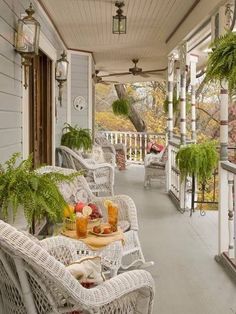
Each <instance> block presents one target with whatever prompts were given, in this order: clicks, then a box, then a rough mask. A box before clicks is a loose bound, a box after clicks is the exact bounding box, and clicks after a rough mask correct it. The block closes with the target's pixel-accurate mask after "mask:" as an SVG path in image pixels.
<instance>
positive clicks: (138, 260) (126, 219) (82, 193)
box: [38, 166, 153, 270]
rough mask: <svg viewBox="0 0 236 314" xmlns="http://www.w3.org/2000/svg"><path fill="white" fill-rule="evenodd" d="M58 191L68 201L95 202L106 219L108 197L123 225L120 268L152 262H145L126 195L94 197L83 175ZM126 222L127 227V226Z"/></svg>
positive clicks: (133, 209)
mask: <svg viewBox="0 0 236 314" xmlns="http://www.w3.org/2000/svg"><path fill="white" fill-rule="evenodd" d="M38 171H41V172H51V171H58V172H62V173H64V174H70V173H72V172H73V170H71V169H64V168H60V167H53V166H46V167H42V168H40V169H39V170H38ZM60 191H61V193H62V195H63V196H64V198H65V200H66V201H67V202H68V203H70V202H72V203H75V202H77V201H83V202H85V203H89V202H92V203H95V204H97V205H98V207H99V208H100V209H101V210H102V214H103V217H104V218H105V219H106V216H107V210H106V208H105V207H104V200H106V199H110V200H113V201H114V202H115V203H117V204H118V205H119V221H120V222H121V227H122V226H125V229H126V230H125V231H126V232H125V233H124V235H125V245H124V247H123V257H122V260H121V267H120V269H121V270H122V269H123V270H126V269H129V268H137V267H146V266H150V265H153V262H146V261H145V258H144V255H143V253H142V248H141V245H140V242H139V237H138V218H137V210H136V206H135V204H134V201H133V200H132V199H131V198H130V197H129V196H127V195H115V196H112V197H111V196H109V197H107V196H106V197H96V196H95V195H94V194H93V193H92V192H91V190H90V189H89V186H88V184H87V182H86V180H85V179H84V177H83V176H78V178H77V179H76V180H74V182H72V183H67V182H65V183H62V184H61V185H60ZM127 223H128V228H127Z"/></svg>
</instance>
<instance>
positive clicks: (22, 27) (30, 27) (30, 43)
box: [16, 20, 40, 55]
mask: <svg viewBox="0 0 236 314" xmlns="http://www.w3.org/2000/svg"><path fill="white" fill-rule="evenodd" d="M39 33H40V24H39V23H38V22H37V21H36V20H28V21H27V20H19V22H18V29H17V40H16V50H17V51H18V52H21V53H23V54H26V55H27V54H29V55H30V54H32V55H34V54H38V49H39Z"/></svg>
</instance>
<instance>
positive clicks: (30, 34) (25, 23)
mask: <svg viewBox="0 0 236 314" xmlns="http://www.w3.org/2000/svg"><path fill="white" fill-rule="evenodd" d="M25 12H26V14H27V15H26V16H25V17H23V18H22V19H19V20H18V25H17V33H16V51H17V52H19V53H20V54H21V57H22V65H23V67H24V87H25V88H27V87H28V70H29V66H31V64H32V63H31V60H32V58H34V56H36V55H37V54H38V51H39V34H40V24H39V22H38V21H37V20H36V19H35V18H34V17H33V14H34V13H35V11H34V9H33V7H32V3H30V6H29V8H28V9H26V10H25Z"/></svg>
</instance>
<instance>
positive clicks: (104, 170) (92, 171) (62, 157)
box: [56, 146, 114, 195]
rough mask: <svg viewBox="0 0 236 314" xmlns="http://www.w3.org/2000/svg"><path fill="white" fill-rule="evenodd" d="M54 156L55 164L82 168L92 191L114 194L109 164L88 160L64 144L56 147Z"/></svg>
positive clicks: (77, 168)
mask: <svg viewBox="0 0 236 314" xmlns="http://www.w3.org/2000/svg"><path fill="white" fill-rule="evenodd" d="M56 157H57V158H56V164H57V166H60V167H63V168H69V169H74V170H77V171H79V170H83V171H84V176H85V178H86V180H87V182H88V185H89V188H90V189H91V191H92V192H93V193H98V194H99V193H103V195H113V194H114V193H113V186H114V168H113V167H112V166H111V164H108V163H102V164H99V163H96V162H94V161H93V162H90V161H89V160H88V159H85V158H83V157H81V156H79V155H78V154H77V153H75V152H74V151H73V150H71V149H70V148H68V147H66V146H60V147H58V148H57V149H56Z"/></svg>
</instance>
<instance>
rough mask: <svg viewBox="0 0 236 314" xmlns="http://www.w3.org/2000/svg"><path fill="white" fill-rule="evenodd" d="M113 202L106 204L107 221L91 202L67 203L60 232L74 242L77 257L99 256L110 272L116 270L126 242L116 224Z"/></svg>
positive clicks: (116, 217)
mask: <svg viewBox="0 0 236 314" xmlns="http://www.w3.org/2000/svg"><path fill="white" fill-rule="evenodd" d="M113 205H114V204H111V203H108V204H107V209H108V222H103V218H102V215H101V213H100V211H99V209H98V208H97V207H96V206H94V204H89V205H86V204H84V203H82V202H79V203H77V204H75V205H68V207H67V208H66V209H65V213H64V216H65V218H64V225H63V227H62V229H61V231H60V233H61V234H62V235H63V236H66V237H69V238H70V239H71V241H73V243H74V245H75V246H76V248H77V253H78V256H79V257H83V256H88V255H89V256H101V258H102V259H103V263H104V264H105V265H106V266H107V268H108V269H109V271H110V272H111V273H112V275H114V274H116V273H117V271H118V269H119V267H120V265H121V258H122V255H123V245H124V241H125V238H124V233H123V231H122V229H121V228H120V227H119V226H118V208H117V207H115V206H113ZM81 248H82V249H81Z"/></svg>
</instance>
